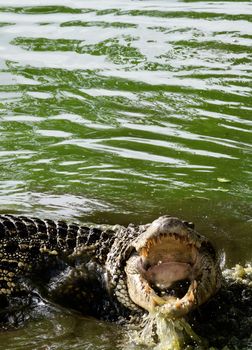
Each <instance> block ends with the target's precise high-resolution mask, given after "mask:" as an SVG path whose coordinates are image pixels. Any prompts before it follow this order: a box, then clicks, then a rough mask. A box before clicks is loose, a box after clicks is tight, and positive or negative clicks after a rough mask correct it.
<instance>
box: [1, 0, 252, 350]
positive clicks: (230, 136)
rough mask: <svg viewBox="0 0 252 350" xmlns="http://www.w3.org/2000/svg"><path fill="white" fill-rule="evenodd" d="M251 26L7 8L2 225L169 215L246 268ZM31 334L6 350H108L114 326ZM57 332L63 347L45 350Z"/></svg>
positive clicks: (217, 8)
mask: <svg viewBox="0 0 252 350" xmlns="http://www.w3.org/2000/svg"><path fill="white" fill-rule="evenodd" d="M251 15H252V3H251V2H248V1H211V2H208V1H165V0H163V1H162V0H159V1H154V0H149V1H148V0H146V1H133V0H132V1H130V0H124V1H120V0H119V1H118V0H117V1H115V0H111V1H108V0H104V1H92V2H90V1H86V0H72V1H70V0H63V1H58V0H43V1H37V0H36V1H35V0H24V1H22V3H20V1H17V0H11V1H7V0H0V136H1V139H0V140H1V142H0V174H1V177H0V210H1V212H12V213H17V214H26V215H36V216H39V217H50V218H53V219H58V218H63V219H66V220H69V221H77V222H85V221H92V222H106V223H112V224H113V223H121V224H128V223H129V222H135V223H145V222H148V221H150V220H153V219H154V218H156V217H157V216H159V215H162V214H167V213H168V214H172V215H177V216H179V217H182V218H185V219H189V220H193V221H195V223H196V228H198V230H199V231H200V232H202V233H205V234H206V235H208V236H209V237H210V238H211V239H212V240H213V241H214V242H215V244H216V245H217V246H218V247H219V248H220V249H222V250H224V251H225V254H226V264H227V265H228V266H231V265H233V264H235V263H237V262H240V263H244V262H246V261H251V251H252V236H251V226H252V207H251V198H252V186H251V179H252V177H251V174H252V161H251V151H252V142H251V140H252V117H251V115H252V114H251V112H252V98H251V87H252V86H251V71H252V68H251V67H252V65H251V63H252V23H251ZM63 315H64V313H63ZM79 318H80V319H81V321H80V319H79ZM69 319H71V321H69ZM52 320H53V321H52ZM74 320H75V321H74ZM40 322H42V325H41V323H40ZM68 322H69V323H70V324H71V325H72V323H73V322H76V323H77V324H80V327H82V325H83V327H84V328H85V327H87V329H88V331H85V332H84V333H83V332H82V331H81V332H80V331H79V330H78V331H76V329H73V328H72V326H71V327H70V329H69V327H68V326H65V324H68ZM85 325H87V326H85ZM30 327H31V328H26V329H23V330H19V331H17V332H16V333H15V334H12V333H11V334H2V335H0V338H1V341H0V348H1V349H19V348H20V349H21V347H23V346H24V343H26V344H29V339H30V341H31V340H32V339H33V341H35V343H36V344H37V345H36V346H37V347H36V349H58V348H59V349H70V348H71V349H82V348H85V349H89V348H92V349H94V348H97V349H109V348H114V345H113V346H112V345H111V339H110V338H111V329H110V328H108V326H107V325H103V324H101V323H97V322H96V321H93V320H89V321H87V320H86V318H84V319H82V317H81V316H77V315H75V314H70V315H69V314H67V316H65V317H63V316H62V318H57V312H56V314H54V313H53V312H52V316H50V317H46V318H45V319H44V320H39V321H36V322H35V323H34V324H33V325H32V326H30ZM55 327H56V328H57V327H59V329H60V332H59V333H60V334H61V335H62V334H63V335H62V337H63V338H64V339H68V340H66V341H65V340H63V338H62V341H61V340H60V341H59V343H57V342H58V340H55V341H54V340H50V345H48V344H49V343H48V339H53V338H54V335H55V332H57V331H56V330H55ZM43 328H45V329H47V331H46V332H42V331H41V329H43ZM31 329H32V331H31ZM112 329H113V331H114V332H115V333H116V332H117V331H116V329H115V328H112ZM68 332H70V333H71V334H72V335H73V336H72V337H70V338H69V337H68V336H67V335H66V336H64V335H65V334H68ZM45 333H47V338H43V337H44V336H45V335H44V334H45ZM79 333H81V334H79ZM100 336H102V339H103V341H102V342H100V341H99V340H97V339H99V337H100ZM15 337H16V338H15ZM119 337H120V331H118V338H119ZM14 339H15V341H14ZM34 339H35V340H34ZM38 339H39V341H38ZM41 339H42V340H41ZM60 339H61V338H60ZM69 339H71V340H69ZM84 340H85V345H83V344H84V343H83V341H84ZM13 344H14V345H13ZM40 344H41V345H40ZM34 346H35V345H34V343H33V345H31V348H33V349H34ZM27 349H28V347H27Z"/></svg>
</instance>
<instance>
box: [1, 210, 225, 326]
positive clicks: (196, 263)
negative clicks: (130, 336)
mask: <svg viewBox="0 0 252 350" xmlns="http://www.w3.org/2000/svg"><path fill="white" fill-rule="evenodd" d="M178 276H179V277H178ZM220 280H221V274H220V268H219V262H218V258H217V255H216V253H215V251H214V249H213V247H212V245H211V243H210V242H209V241H208V240H207V239H206V238H205V237H203V236H200V235H199V234H198V233H197V232H196V231H195V230H194V229H193V228H192V225H191V224H189V223H186V222H182V221H180V220H179V219H177V218H171V217H168V216H164V217H161V218H159V219H157V220H155V221H154V222H153V223H152V224H147V225H140V226H134V225H129V226H128V227H123V226H119V225H118V226H114V227H112V226H92V227H87V226H79V225H77V224H67V223H65V222H62V221H58V222H54V221H52V220H41V219H36V218H27V217H24V216H19V217H16V216H12V215H1V216H0V308H1V306H2V308H6V310H8V312H9V310H10V309H11V307H17V306H20V304H22V303H23V300H24V297H27V296H32V295H33V293H34V291H37V290H39V293H41V294H42V295H43V296H45V297H48V298H52V299H54V300H56V302H58V303H61V304H63V305H69V306H71V307H74V308H76V309H78V310H80V311H81V312H83V313H86V314H91V315H94V316H97V317H101V318H105V319H111V320H116V319H118V317H121V316H123V317H125V318H128V317H129V316H131V315H141V314H143V312H146V310H147V311H148V312H149V311H153V310H158V311H160V312H161V313H163V314H164V315H165V316H166V317H170V318H178V317H181V316H184V315H185V314H187V313H189V312H190V311H191V310H193V309H194V308H195V307H197V306H199V305H201V304H203V303H204V302H205V301H207V300H208V299H209V298H210V297H211V296H212V295H213V294H215V293H216V291H217V290H218V288H219V286H220ZM185 281H186V282H185ZM180 282H181V283H185V285H186V287H185V286H184V287H183V288H184V292H183V293H182V295H179V296H177V295H176V293H177V291H178V290H179V289H180V286H179V283H180ZM175 285H176V287H174V286H175ZM174 290H175V291H174ZM174 293H175V296H174ZM178 293H180V292H178ZM171 294H173V295H171ZM13 300H14V301H13ZM21 300H22V302H21ZM22 305H23V304H22ZM8 312H7V314H8ZM6 319H7V321H8V317H7V318H6Z"/></svg>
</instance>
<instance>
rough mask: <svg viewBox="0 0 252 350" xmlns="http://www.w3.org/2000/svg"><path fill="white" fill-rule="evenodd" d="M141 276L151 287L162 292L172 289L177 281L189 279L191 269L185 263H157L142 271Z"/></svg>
mask: <svg viewBox="0 0 252 350" xmlns="http://www.w3.org/2000/svg"><path fill="white" fill-rule="evenodd" d="M142 275H143V277H144V278H145V279H146V280H147V281H149V282H150V283H151V284H152V285H153V286H156V287H158V288H159V289H160V290H164V289H167V288H170V287H172V285H174V283H175V282H177V281H181V280H188V279H191V276H192V268H191V265H190V264H187V263H181V262H170V261H169V262H162V261H159V263H158V264H157V265H154V266H151V267H149V268H148V269H147V270H146V271H143V273H142Z"/></svg>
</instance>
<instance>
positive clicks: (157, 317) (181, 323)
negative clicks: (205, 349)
mask: <svg viewBox="0 0 252 350" xmlns="http://www.w3.org/2000/svg"><path fill="white" fill-rule="evenodd" d="M128 336H129V338H130V342H131V344H129V346H128V347H127V349H128V350H129V349H131V346H132V348H133V347H134V349H135V346H136V345H137V346H141V348H142V347H143V348H147V349H148V348H151V349H154V350H181V349H183V348H185V346H186V344H188V343H193V344H194V345H195V347H196V348H198V349H200V348H201V346H204V345H206V344H205V341H204V340H203V339H202V338H200V337H199V336H198V335H197V334H196V333H195V332H194V331H193V330H192V328H191V326H190V325H189V323H188V322H187V321H186V320H185V319H184V318H181V319H174V320H173V319H170V318H165V317H164V316H163V315H161V314H160V313H159V312H153V313H150V314H148V315H145V316H143V319H142V321H141V322H140V324H139V325H138V326H137V328H135V329H132V328H130V330H129V332H128ZM132 343H134V346H133V344H132Z"/></svg>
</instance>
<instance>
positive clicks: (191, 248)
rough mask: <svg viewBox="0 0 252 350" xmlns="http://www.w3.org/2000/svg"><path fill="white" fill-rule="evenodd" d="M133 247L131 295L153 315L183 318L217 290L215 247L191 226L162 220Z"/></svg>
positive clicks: (128, 270)
mask: <svg viewBox="0 0 252 350" xmlns="http://www.w3.org/2000/svg"><path fill="white" fill-rule="evenodd" d="M134 248H135V251H134V252H133V253H132V255H131V257H130V258H129V260H128V262H127V265H126V269H125V270H126V274H127V284H128V292H129V295H130V298H131V299H132V300H133V301H134V303H135V304H137V305H139V306H141V307H142V308H144V309H146V310H148V311H150V312H151V311H154V310H158V311H160V312H161V313H163V314H165V315H168V316H170V317H180V316H183V315H185V314H187V313H188V312H189V311H190V310H192V309H193V308H195V306H196V305H199V304H202V303H203V302H205V301H206V300H207V299H208V298H209V296H211V295H212V294H213V293H214V292H215V290H216V289H217V288H218V286H217V274H218V273H219V270H218V268H217V267H216V266H217V264H216V255H215V252H214V250H213V247H212V246H211V244H210V243H209V241H208V240H207V239H206V238H205V237H203V236H200V235H199V234H197V233H196V232H195V231H194V230H193V228H192V226H191V225H190V224H188V223H184V222H181V221H180V220H178V219H176V218H170V217H161V218H159V219H158V220H156V221H154V222H153V223H152V224H151V225H150V226H149V228H148V229H147V230H146V232H144V233H143V234H142V235H140V236H139V238H138V239H137V240H136V241H135V243H134Z"/></svg>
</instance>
